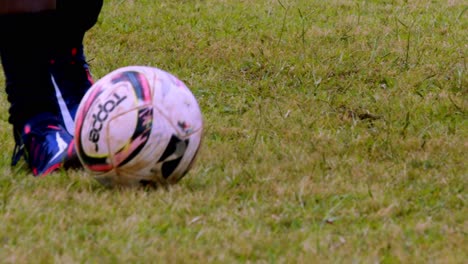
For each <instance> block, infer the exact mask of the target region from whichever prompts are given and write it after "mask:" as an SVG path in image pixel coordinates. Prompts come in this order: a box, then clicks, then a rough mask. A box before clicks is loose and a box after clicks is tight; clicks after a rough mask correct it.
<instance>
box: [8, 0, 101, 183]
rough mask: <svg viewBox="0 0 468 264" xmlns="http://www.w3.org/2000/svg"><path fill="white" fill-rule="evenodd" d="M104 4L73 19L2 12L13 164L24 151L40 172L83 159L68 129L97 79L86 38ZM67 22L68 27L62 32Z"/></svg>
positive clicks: (50, 14)
mask: <svg viewBox="0 0 468 264" xmlns="http://www.w3.org/2000/svg"><path fill="white" fill-rule="evenodd" d="M86 2H87V1H83V3H86ZM95 2H99V1H95ZM70 3H71V2H70ZM101 4H102V2H101ZM91 6H95V5H91ZM98 7H99V10H100V6H98ZM99 10H98V11H96V10H95V9H92V10H90V13H83V14H82V16H83V17H84V19H83V21H80V20H76V19H73V20H72V21H71V20H69V19H70V17H67V16H66V14H65V12H63V13H61V11H60V10H58V11H52V12H50V11H47V12H40V13H35V14H15V15H2V16H0V25H2V27H1V29H0V34H1V36H2V42H0V56H1V59H2V66H3V69H4V73H5V78H6V91H7V94H8V101H9V102H10V103H11V105H10V109H9V114H10V117H9V121H10V123H11V124H12V125H13V129H14V134H15V140H16V142H17V147H15V153H14V156H13V160H12V164H13V165H14V164H16V162H17V161H18V160H19V158H20V157H21V154H22V153H24V154H25V158H26V161H27V162H28V164H29V166H30V167H31V169H32V171H33V174H34V175H36V176H38V175H46V174H48V173H49V172H51V171H54V170H56V169H57V168H60V167H62V166H69V165H75V164H79V162H78V160H77V158H76V154H75V151H74V146H73V136H72V135H71V134H70V133H69V132H72V131H73V118H74V114H75V112H76V107H77V106H78V104H79V101H80V100H81V98H82V96H83V95H84V93H85V92H86V91H87V89H88V88H89V87H90V85H91V84H92V80H91V79H90V74H89V70H88V65H87V63H86V60H85V57H84V52H83V46H82V40H83V37H84V34H85V32H86V30H88V29H89V28H90V27H91V26H92V25H93V24H94V23H95V20H96V19H97V15H98V14H99ZM90 14H93V15H95V17H94V18H93V17H91V18H90V16H89V15H90ZM87 21H91V22H87ZM66 22H69V24H66ZM85 22H87V23H88V24H86V23H85ZM4 25H12V26H11V27H5V26H4ZM63 26H68V27H67V29H68V30H69V31H66V32H62V31H61V29H60V28H62V27H63ZM64 120H66V121H67V122H64ZM67 130H69V132H67ZM23 150H24V151H23Z"/></svg>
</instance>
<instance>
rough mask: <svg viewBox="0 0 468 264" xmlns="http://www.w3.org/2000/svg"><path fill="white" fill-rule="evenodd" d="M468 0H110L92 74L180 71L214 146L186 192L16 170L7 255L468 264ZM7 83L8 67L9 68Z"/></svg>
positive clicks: (8, 174)
mask: <svg viewBox="0 0 468 264" xmlns="http://www.w3.org/2000/svg"><path fill="white" fill-rule="evenodd" d="M467 8H468V4H467V2H466V1H463V0H445V1H442V0H440V1H425V0H414V1H403V0H371V1H350V0H330V1H321V0H238V1H235V0H223V1H215V0H204V1H201V0H196V1H195V0H194V1H182V0H160V1H153V0H139V1H133V0H108V1H105V4H104V8H103V10H102V13H101V16H100V19H99V22H98V24H97V25H96V26H95V27H94V28H93V29H92V30H91V31H89V32H88V34H87V35H86V39H85V43H86V52H87V55H88V60H89V63H90V66H91V70H92V73H93V74H94V77H95V79H99V78H100V77H102V76H104V75H105V74H106V73H108V72H110V71H112V70H114V69H116V68H119V67H122V66H127V65H148V66H154V67H159V68H161V69H164V70H167V71H169V72H171V73H173V74H174V75H176V76H178V77H179V78H180V79H181V80H183V81H184V82H185V83H186V84H187V86H189V87H190V88H191V89H192V91H193V93H194V94H195V96H196V97H197V98H198V100H199V103H200V106H201V108H202V111H203V114H204V120H205V134H204V142H203V146H202V149H201V152H200V153H199V156H198V159H197V162H196V164H195V166H194V167H193V169H192V170H191V171H190V172H189V174H188V175H187V176H186V177H185V178H184V179H183V180H182V181H181V182H180V183H179V184H177V185H175V186H174V187H173V188H171V189H169V190H167V191H165V190H162V189H160V190H155V191H148V190H146V191H143V190H113V189H107V188H105V187H103V186H101V185H100V184H99V183H98V182H97V181H95V180H94V179H93V178H92V177H91V176H90V175H89V174H87V173H86V172H84V171H80V170H78V171H72V170H70V171H58V172H56V173H54V174H51V175H49V176H47V177H45V178H34V177H33V176H32V174H30V172H29V171H28V169H27V167H26V165H25V164H24V163H22V164H20V166H16V167H10V158H11V156H10V154H11V151H12V149H13V146H14V142H13V139H12V136H11V127H10V125H9V124H8V115H7V109H8V106H9V105H8V102H7V97H6V94H5V92H4V89H2V90H1V91H2V92H1V93H0V145H1V148H0V149H1V151H2V155H1V156H0V157H1V158H0V222H1V225H0V263H205V262H209V263H467V260H468V238H467V233H468V207H467V199H468V195H467V184H468V173H467V172H468V170H467V158H468V155H467V153H468V119H467V106H468V97H467V92H468V85H467V77H466V72H467V58H466V56H467V48H468V35H467V32H468V19H467V16H468V11H467ZM0 82H1V83H4V76H3V75H0Z"/></svg>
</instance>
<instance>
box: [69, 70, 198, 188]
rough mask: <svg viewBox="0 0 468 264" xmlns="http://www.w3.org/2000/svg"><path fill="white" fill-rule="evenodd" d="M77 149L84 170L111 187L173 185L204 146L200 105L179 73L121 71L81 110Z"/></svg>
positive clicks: (97, 88) (99, 84) (94, 92)
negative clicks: (202, 143)
mask: <svg viewBox="0 0 468 264" xmlns="http://www.w3.org/2000/svg"><path fill="white" fill-rule="evenodd" d="M75 120H76V122H75V145H76V150H77V154H78V158H79V159H80V161H81V163H82V165H83V167H84V168H85V169H86V170H87V171H89V172H90V173H91V174H92V175H93V176H94V177H95V178H96V179H97V180H98V181H99V182H100V183H102V184H103V185H106V186H110V187H114V186H123V187H138V186H151V187H158V186H166V187H167V186H169V185H171V184H174V183H177V182H178V181H179V180H180V179H181V178H182V177H183V176H184V175H185V174H186V173H187V172H188V171H189V170H190V168H191V166H192V164H193V162H194V160H195V158H196V156H197V153H198V150H199V149H200V146H201V141H202V133H203V119H202V113H201V111H200V108H199V105H198V102H197V100H196V98H195V96H194V95H193V93H192V92H191V91H190V90H189V88H187V86H186V85H185V84H184V83H183V82H182V81H180V80H179V79H178V78H176V77H175V76H174V75H172V74H170V73H168V72H166V71H163V70H161V69H158V68H154V67H148V66H127V67H122V68H119V69H116V70H114V71H112V72H110V73H108V74H107V75H105V76H104V77H103V78H101V79H99V80H98V81H97V82H96V83H94V84H93V86H91V88H90V89H89V90H88V92H87V93H86V94H85V96H84V97H83V99H82V101H81V102H80V105H79V106H78V110H77V114H76V119H75Z"/></svg>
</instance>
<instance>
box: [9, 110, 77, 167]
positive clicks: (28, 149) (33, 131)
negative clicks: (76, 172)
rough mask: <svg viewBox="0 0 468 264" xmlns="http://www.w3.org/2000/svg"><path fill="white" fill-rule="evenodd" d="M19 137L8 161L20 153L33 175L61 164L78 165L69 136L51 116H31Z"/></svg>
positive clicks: (17, 157) (72, 142)
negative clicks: (13, 152) (32, 117)
mask: <svg viewBox="0 0 468 264" xmlns="http://www.w3.org/2000/svg"><path fill="white" fill-rule="evenodd" d="M19 140H20V142H17V147H16V148H15V152H16V153H15V154H14V156H13V162H12V165H15V163H16V162H17V161H18V160H19V158H20V157H21V155H23V156H24V158H25V160H26V162H27V163H28V165H29V167H30V168H31V170H32V173H33V175H34V176H45V175H47V174H49V173H51V172H53V171H55V170H57V169H59V168H62V167H63V168H73V167H75V168H77V167H80V162H79V160H78V156H77V154H76V151H75V146H74V141H73V137H72V136H71V135H70V134H69V133H68V132H67V130H66V129H65V128H64V126H63V125H62V124H61V123H60V122H58V121H57V120H56V119H55V118H51V117H47V116H44V115H41V116H37V117H35V118H34V120H33V121H32V122H28V123H27V124H26V125H25V126H24V128H23V131H22V133H21V136H20V138H19Z"/></svg>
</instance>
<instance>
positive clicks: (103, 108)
mask: <svg viewBox="0 0 468 264" xmlns="http://www.w3.org/2000/svg"><path fill="white" fill-rule="evenodd" d="M126 98H127V96H120V95H118V94H116V93H114V94H112V96H111V97H110V98H109V99H108V100H107V101H105V102H104V103H101V104H99V105H98V106H97V109H98V110H97V112H96V113H93V116H92V122H93V123H92V127H91V130H90V131H89V137H88V138H89V140H90V141H91V142H93V143H94V146H95V151H99V144H98V142H99V138H100V136H101V130H102V128H103V127H104V122H105V121H106V120H107V119H108V118H109V114H110V113H112V111H114V109H115V108H116V107H117V106H118V105H119V104H121V103H122V102H123V101H124V100H125V99H126Z"/></svg>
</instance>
